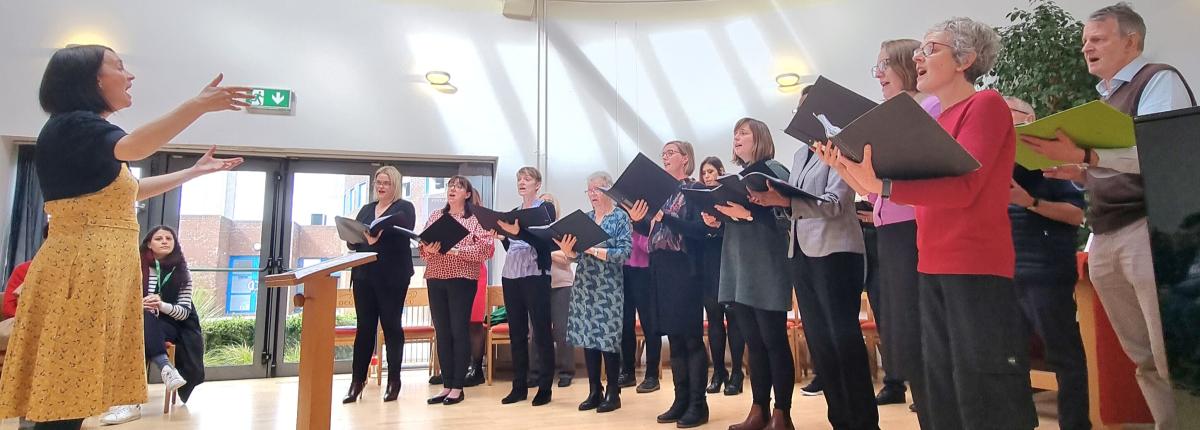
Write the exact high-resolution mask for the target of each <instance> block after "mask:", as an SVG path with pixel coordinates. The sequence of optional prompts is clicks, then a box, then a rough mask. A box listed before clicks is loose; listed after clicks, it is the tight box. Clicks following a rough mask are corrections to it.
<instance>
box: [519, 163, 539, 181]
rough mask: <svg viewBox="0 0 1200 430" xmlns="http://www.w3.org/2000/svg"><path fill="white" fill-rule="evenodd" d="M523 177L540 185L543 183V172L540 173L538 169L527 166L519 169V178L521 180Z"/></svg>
mask: <svg viewBox="0 0 1200 430" xmlns="http://www.w3.org/2000/svg"><path fill="white" fill-rule="evenodd" d="M521 175H525V176H528V177H530V178H533V180H535V181H537V182H538V183H539V184H541V183H542V172H540V171H538V169H537V167H533V166H525V167H522V168H520V169H517V177H518V178H519V177H521Z"/></svg>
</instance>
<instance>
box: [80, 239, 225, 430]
mask: <svg viewBox="0 0 1200 430" xmlns="http://www.w3.org/2000/svg"><path fill="white" fill-rule="evenodd" d="M178 239H179V236H178V235H177V234H175V229H173V228H171V227H168V226H165V225H160V226H157V227H154V228H151V229H150V233H148V234H146V237H145V238H144V239H142V245H141V247H140V248H139V249H140V251H141V256H142V317H143V320H144V330H145V341H146V362H148V363H154V364H155V365H157V366H158V368H159V369H161V372H162V381H163V384H165V385H166V386H167V391H168V392H171V391H175V390H178V391H179V399H180V400H182V401H183V402H184V403H187V401H188V397H190V396H191V394H192V390H193V389H195V388H196V386H197V385H200V383H201V382H204V336H203V334H201V332H200V318H199V317H198V316H197V315H196V309H195V307H193V306H192V276H191V273H190V272H188V266H187V260H185V259H184V258H183V250H182V249H181V248H180V247H179V240H178ZM167 342H171V343H173V344H175V366H172V365H171V364H170V363H168V361H167V347H166V345H167ZM141 417H142V409H141V405H121V406H114V407H113V408H112V409H110V410H109V411H108V413H106V414H104V416H102V417H100V422H101V423H104V424H122V423H127V422H130V421H134V420H137V419H138V418H141Z"/></svg>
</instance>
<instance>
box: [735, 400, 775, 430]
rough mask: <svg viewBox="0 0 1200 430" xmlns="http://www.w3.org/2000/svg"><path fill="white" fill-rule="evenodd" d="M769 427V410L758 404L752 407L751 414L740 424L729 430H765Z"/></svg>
mask: <svg viewBox="0 0 1200 430" xmlns="http://www.w3.org/2000/svg"><path fill="white" fill-rule="evenodd" d="M766 427H767V410H766V408H763V407H762V405H759V404H757V403H755V404H753V405H750V414H749V415H746V420H745V421H742V422H741V423H740V424H734V425H731V426H729V430H763V429H764V428H766Z"/></svg>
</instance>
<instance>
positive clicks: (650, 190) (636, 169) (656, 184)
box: [593, 153, 679, 224]
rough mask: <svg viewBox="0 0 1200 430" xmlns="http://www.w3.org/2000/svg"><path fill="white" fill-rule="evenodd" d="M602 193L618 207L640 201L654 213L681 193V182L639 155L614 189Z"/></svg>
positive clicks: (614, 185) (622, 173) (618, 179)
mask: <svg viewBox="0 0 1200 430" xmlns="http://www.w3.org/2000/svg"><path fill="white" fill-rule="evenodd" d="M600 191H603V192H604V194H606V195H608V196H609V197H611V198H612V199H613V201H614V202H616V204H617V205H618V206H633V204H634V203H636V202H637V201H638V200H645V201H646V204H647V205H648V207H649V208H650V212H652V213H653V212H657V210H658V209H659V208H661V207H662V206H663V204H665V203H666V202H667V199H668V198H670V197H671V195H672V194H675V192H677V191H679V181H678V180H676V179H675V177H674V176H671V174H670V173H667V171H666V170H663V168H662V167H661V166H659V165H658V164H655V163H654V162H653V161H650V159H649V158H647V157H646V156H645V155H643V154H641V153H638V155H637V156H636V157H633V161H630V162H629V165H628V166H625V171H624V172H621V177H620V178H617V182H616V183H614V184H613V186H612V187H610V188H608V189H601V190H600ZM593 224H595V223H593Z"/></svg>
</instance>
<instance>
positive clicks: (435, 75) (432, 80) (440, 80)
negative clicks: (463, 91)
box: [425, 70, 450, 85]
mask: <svg viewBox="0 0 1200 430" xmlns="http://www.w3.org/2000/svg"><path fill="white" fill-rule="evenodd" d="M425 80H426V81H429V85H446V84H449V83H450V74H449V73H446V72H442V71H438V70H434V71H432V72H429V73H426V74H425Z"/></svg>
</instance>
